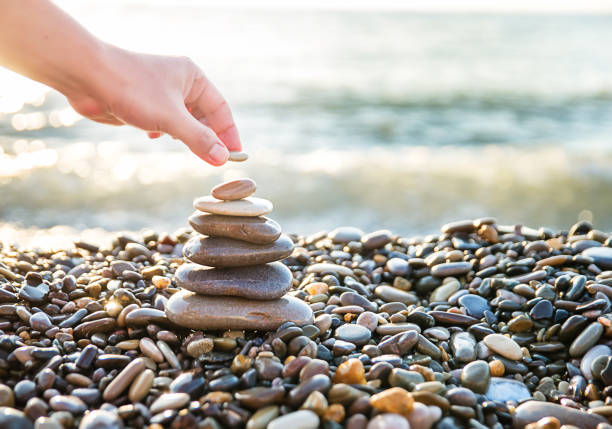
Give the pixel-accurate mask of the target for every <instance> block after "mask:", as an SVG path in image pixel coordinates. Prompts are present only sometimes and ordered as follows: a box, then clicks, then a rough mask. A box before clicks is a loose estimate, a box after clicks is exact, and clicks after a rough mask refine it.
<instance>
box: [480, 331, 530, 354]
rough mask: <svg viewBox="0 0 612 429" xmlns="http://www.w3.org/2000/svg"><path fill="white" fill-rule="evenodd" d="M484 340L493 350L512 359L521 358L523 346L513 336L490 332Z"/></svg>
mask: <svg viewBox="0 0 612 429" xmlns="http://www.w3.org/2000/svg"><path fill="white" fill-rule="evenodd" d="M483 342H484V343H485V345H486V346H487V347H488V348H489V349H491V350H492V351H493V352H495V353H497V354H499V355H501V356H503V357H505V358H506V359H510V360H521V359H522V358H523V352H522V350H521V347H520V346H519V345H518V344H517V343H516V342H515V341H514V340H512V339H511V338H508V337H506V336H505V335H501V334H489V335H487V336H486V337H484V339H483Z"/></svg>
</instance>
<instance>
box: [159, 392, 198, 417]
mask: <svg viewBox="0 0 612 429" xmlns="http://www.w3.org/2000/svg"><path fill="white" fill-rule="evenodd" d="M189 399H190V398H189V395H188V394H187V393H164V394H163V395H161V396H160V397H159V398H157V399H156V400H155V402H153V403H152V404H151V406H150V407H149V409H150V411H151V413H152V414H157V413H160V412H162V411H165V410H175V409H177V408H181V407H183V406H184V405H186V404H187V403H188V402H189Z"/></svg>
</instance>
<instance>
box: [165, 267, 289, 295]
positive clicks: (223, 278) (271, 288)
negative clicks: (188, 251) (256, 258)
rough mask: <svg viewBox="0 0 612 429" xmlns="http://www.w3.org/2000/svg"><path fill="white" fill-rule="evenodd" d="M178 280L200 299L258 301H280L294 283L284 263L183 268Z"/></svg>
mask: <svg viewBox="0 0 612 429" xmlns="http://www.w3.org/2000/svg"><path fill="white" fill-rule="evenodd" d="M175 279H176V283H177V284H178V285H179V286H180V287H182V288H184V289H187V290H190V291H192V292H196V293H198V294H200V295H216V296H219V295H226V296H239V297H242V298H251V299H259V300H270V299H276V298H280V297H281V296H283V295H284V294H285V293H287V291H288V290H289V288H291V284H292V282H293V276H292V274H291V271H290V270H289V268H287V267H286V266H285V265H284V264H283V263H281V262H271V263H268V264H262V265H253V266H248V267H234V268H212V267H206V266H203V265H197V264H183V265H181V266H180V268H179V269H178V270H176V274H175Z"/></svg>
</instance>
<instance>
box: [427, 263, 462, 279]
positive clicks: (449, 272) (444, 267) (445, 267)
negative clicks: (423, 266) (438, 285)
mask: <svg viewBox="0 0 612 429" xmlns="http://www.w3.org/2000/svg"><path fill="white" fill-rule="evenodd" d="M471 269H472V264H470V263H469V262H446V263H443V264H438V265H434V266H433V267H432V268H431V275H432V276H435V277H448V276H459V275H461V274H465V273H468V272H469V271H470V270H471Z"/></svg>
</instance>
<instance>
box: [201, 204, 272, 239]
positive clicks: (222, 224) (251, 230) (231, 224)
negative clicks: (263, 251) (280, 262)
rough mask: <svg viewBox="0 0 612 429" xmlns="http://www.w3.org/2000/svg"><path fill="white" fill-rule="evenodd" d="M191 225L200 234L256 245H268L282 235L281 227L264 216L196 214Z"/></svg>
mask: <svg viewBox="0 0 612 429" xmlns="http://www.w3.org/2000/svg"><path fill="white" fill-rule="evenodd" d="M189 224H190V225H191V227H192V228H193V229H194V230H195V231H197V232H199V233H200V234H204V235H209V236H211V237H227V238H234V239H236V240H241V241H248V242H249V243H255V244H268V243H272V242H273V241H275V240H277V239H278V237H280V235H281V227H280V225H279V224H278V223H276V222H275V221H273V220H272V219H268V218H267V217H264V216H257V217H247V216H223V215H215V214H206V213H201V212H195V213H194V214H192V215H191V216H190V217H189Z"/></svg>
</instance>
